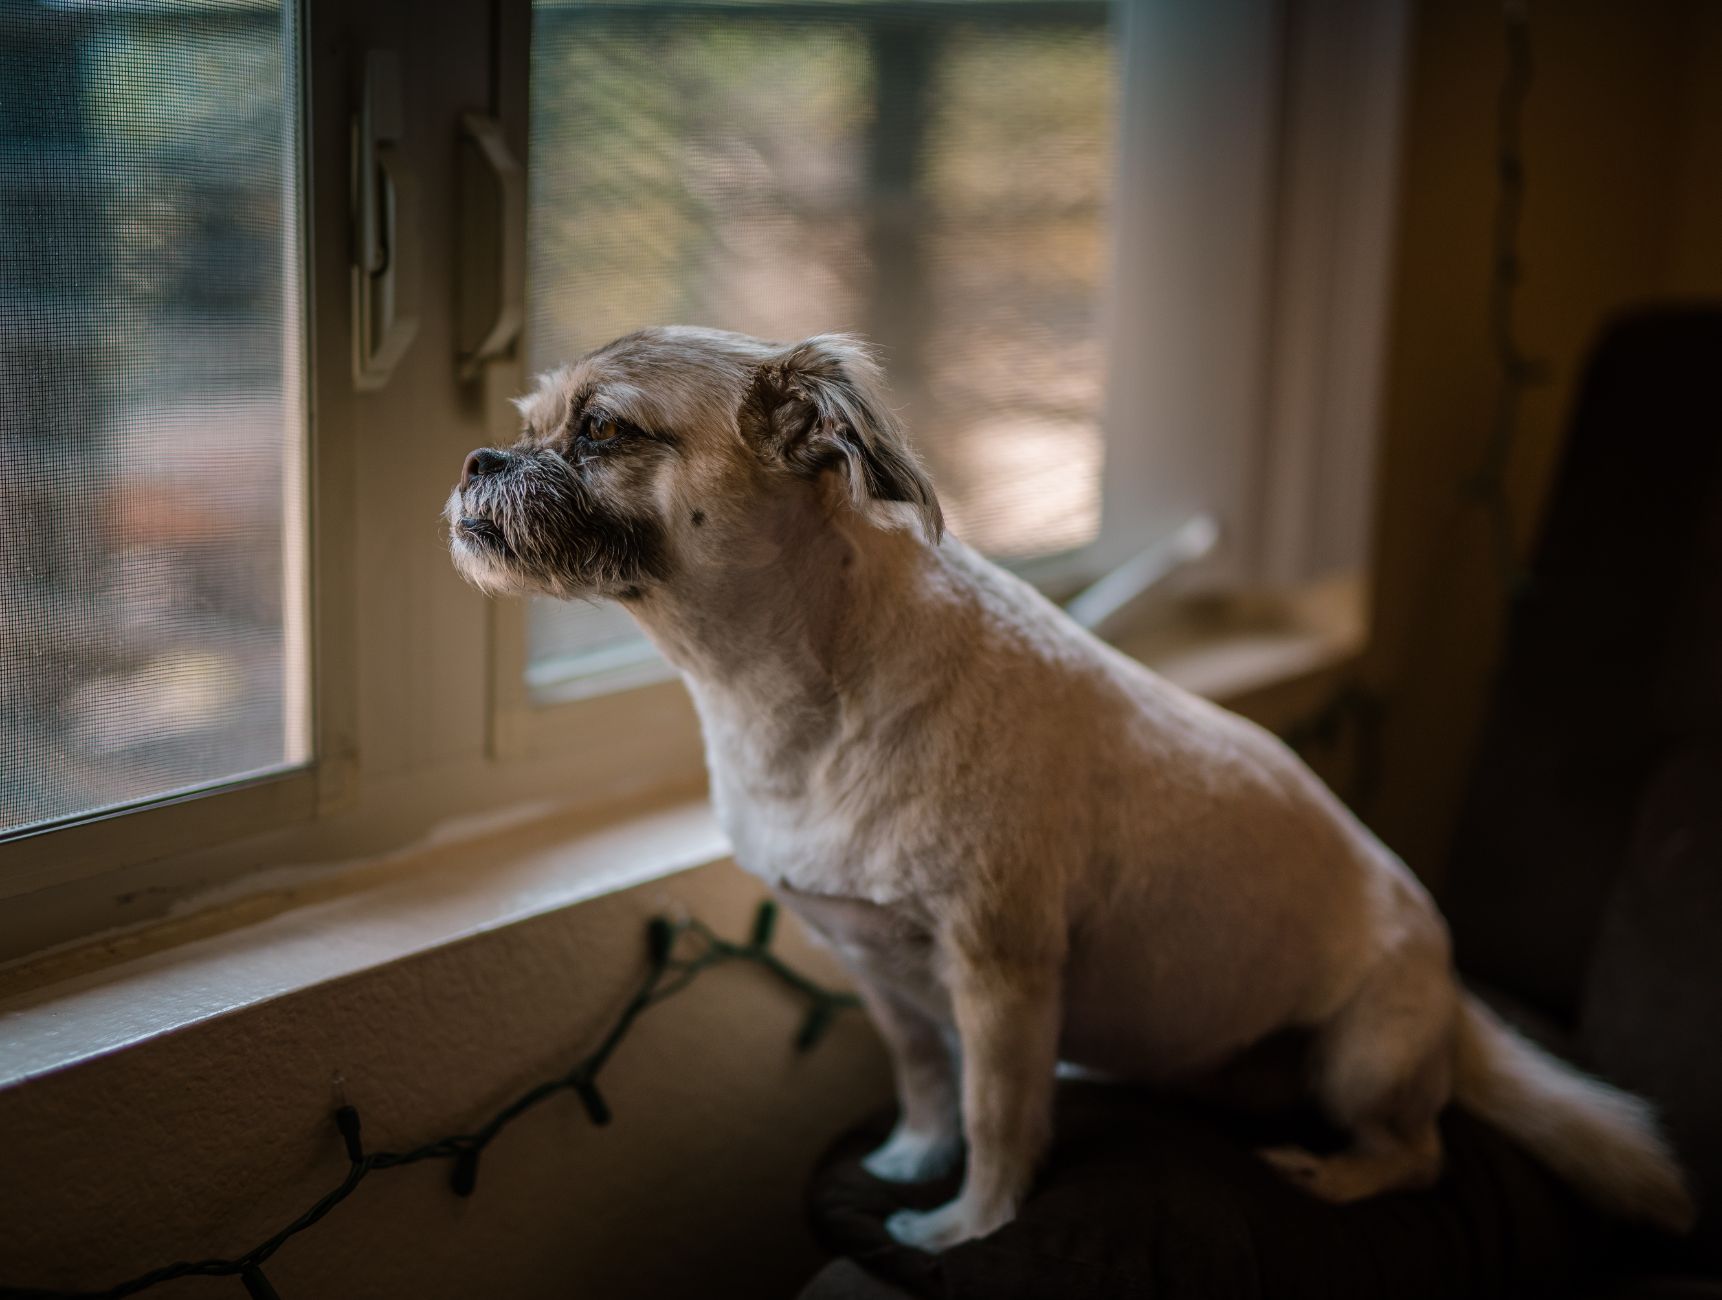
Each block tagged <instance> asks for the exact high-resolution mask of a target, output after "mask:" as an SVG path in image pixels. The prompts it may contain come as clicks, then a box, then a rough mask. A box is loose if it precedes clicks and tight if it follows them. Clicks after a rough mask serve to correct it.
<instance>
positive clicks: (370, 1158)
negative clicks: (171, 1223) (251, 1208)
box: [0, 899, 860, 1300]
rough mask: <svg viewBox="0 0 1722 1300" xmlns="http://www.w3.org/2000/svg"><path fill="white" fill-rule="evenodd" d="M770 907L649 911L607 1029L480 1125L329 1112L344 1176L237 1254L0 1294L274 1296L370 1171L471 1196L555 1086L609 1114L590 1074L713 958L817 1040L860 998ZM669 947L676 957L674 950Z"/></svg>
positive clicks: (593, 1114) (45, 1298) (4, 1299)
mask: <svg viewBox="0 0 1722 1300" xmlns="http://www.w3.org/2000/svg"><path fill="white" fill-rule="evenodd" d="M776 920H777V907H776V905H775V904H774V903H772V902H771V901H770V900H769V899H768V900H766V901H765V902H762V903H761V904H760V905H759V910H758V911H757V912H756V913H755V914H754V921H753V929H752V933H751V936H750V937H749V939H748V941H747V942H746V943H735V942H733V941H731V940H728V939H724V938H722V937H720V936H719V935H717V934H716V933H714V932H713V931H712V929H711V928H710V927H709V926H707V925H706V924H705V923H704V922H702V921H698V920H684V921H670V920H667V919H666V918H664V917H655V918H654V919H653V920H652V921H651V923H650V924H649V925H648V926H647V927H646V951H647V959H648V962H649V967H648V970H647V973H646V976H645V978H644V979H642V980H641V982H640V986H639V988H637V989H636V990H635V991H634V995H633V997H631V998H630V999H629V1000H628V1002H627V1005H625V1006H624V1007H623V1008H622V1010H621V1011H620V1012H619V1013H618V1014H617V1016H616V1019H615V1020H614V1021H613V1022H612V1023H611V1025H610V1028H609V1030H608V1031H607V1032H606V1033H605V1034H604V1037H603V1038H602V1039H601V1040H599V1043H598V1045H597V1047H595V1048H594V1049H593V1050H592V1051H591V1052H590V1053H589V1054H588V1055H586V1056H585V1057H584V1058H582V1059H581V1060H579V1061H577V1062H575V1064H574V1065H573V1066H571V1067H570V1068H569V1069H568V1070H567V1071H565V1072H564V1073H562V1074H559V1075H557V1076H556V1077H555V1078H551V1079H546V1080H544V1082H542V1083H540V1084H537V1085H536V1086H534V1087H531V1088H528V1089H527V1090H526V1091H525V1092H523V1093H521V1094H520V1095H519V1096H518V1097H516V1098H515V1099H514V1100H513V1101H511V1102H509V1103H508V1104H507V1105H505V1106H504V1107H502V1109H501V1110H499V1111H497V1112H496V1113H495V1114H494V1115H492V1116H491V1117H490V1118H489V1119H488V1120H486V1121H485V1122H484V1123H483V1124H481V1125H479V1126H478V1127H477V1128H475V1129H473V1130H472V1131H470V1132H467V1133H453V1134H450V1135H448V1136H446V1137H440V1138H436V1139H434V1140H432V1141H429V1142H426V1143H424V1144H422V1145H420V1146H417V1147H414V1148H413V1149H412V1150H410V1151H372V1152H367V1151H366V1150H365V1145H364V1138H363V1132H362V1125H361V1123H360V1120H359V1112H358V1111H357V1110H356V1109H355V1108H354V1107H352V1106H345V1105H344V1106H341V1107H340V1108H339V1109H337V1110H336V1112H335V1128H336V1131H337V1132H339V1134H340V1135H341V1141H342V1143H343V1145H344V1146H345V1148H346V1153H347V1173H346V1176H345V1177H343V1178H342V1179H341V1181H340V1182H339V1183H337V1184H335V1186H333V1187H331V1188H330V1189H329V1190H328V1191H326V1192H324V1193H323V1195H321V1196H319V1197H318V1198H317V1199H316V1200H315V1201H313V1202H312V1203H311V1205H310V1206H309V1208H307V1209H306V1210H305V1211H304V1212H303V1213H302V1214H300V1215H299V1216H298V1217H297V1218H295V1219H293V1220H291V1221H290V1222H288V1223H287V1224H285V1225H283V1226H282V1227H281V1228H279V1229H277V1230H276V1231H275V1232H273V1233H271V1234H270V1235H269V1236H268V1237H266V1238H264V1239H263V1240H262V1241H260V1242H258V1243H257V1244H256V1245H255V1246H253V1247H252V1248H251V1249H250V1250H248V1251H246V1252H245V1253H244V1254H241V1255H234V1256H231V1257H228V1258H219V1259H200V1260H180V1261H178V1262H176V1263H172V1264H164V1265H162V1266H161V1267H160V1268H154V1269H151V1270H150V1271H149V1272H147V1273H140V1274H139V1275H138V1276H136V1277H133V1278H128V1279H127V1280H126V1281H124V1282H119V1283H116V1284H115V1285H113V1286H110V1287H107V1288H105V1289H103V1290H97V1291H63V1290H53V1289H51V1288H41V1287H18V1286H0V1300H120V1297H122V1296H131V1295H137V1294H138V1293H139V1292H141V1291H148V1290H150V1289H151V1288H152V1287H157V1286H160V1285H161V1284H162V1283H164V1282H171V1281H174V1280H176V1279H178V1278H183V1277H236V1278H238V1279H239V1280H240V1282H241V1284H242V1285H243V1286H244V1287H245V1290H246V1293H247V1294H248V1295H249V1296H250V1297H251V1300H279V1295H278V1293H277V1292H276V1290H275V1288H274V1286H272V1285H271V1284H270V1281H269V1279H268V1278H267V1277H266V1276H265V1275H264V1272H263V1266H264V1265H265V1264H267V1263H268V1262H269V1260H270V1259H272V1258H273V1257H274V1255H275V1253H276V1252H277V1251H279V1250H280V1249H281V1248H282V1247H283V1246H285V1245H286V1244H287V1243H288V1242H289V1241H291V1240H292V1239H293V1238H294V1237H297V1236H298V1235H299V1234H300V1233H302V1232H305V1231H307V1230H308V1229H310V1228H313V1227H315V1226H316V1225H317V1224H318V1223H320V1222H322V1220H323V1219H324V1218H325V1217H326V1216H327V1215H328V1214H330V1213H331V1212H332V1211H333V1210H334V1209H335V1208H336V1207H337V1206H339V1205H340V1204H341V1203H342V1202H344V1201H345V1200H346V1199H347V1198H348V1197H349V1196H351V1195H352V1194H353V1193H354V1192H355V1191H357V1190H358V1188H359V1184H360V1183H362V1182H364V1180H365V1179H366V1178H368V1177H369V1176H370V1175H371V1174H374V1173H378V1172H380V1171H382V1170H385V1169H399V1168H402V1167H404V1166H406V1165H416V1164H419V1163H420V1162H422V1161H426V1160H448V1161H452V1162H453V1168H452V1170H451V1173H450V1179H449V1182H450V1186H451V1187H452V1189H453V1190H454V1192H455V1193H456V1194H457V1195H460V1196H470V1195H471V1194H472V1193H473V1191H474V1190H475V1188H476V1186H477V1180H478V1160H479V1155H480V1153H482V1152H483V1150H484V1148H485V1147H487V1146H489V1145H490V1143H491V1141H492V1140H493V1139H494V1138H495V1137H496V1136H497V1135H498V1134H499V1133H501V1132H502V1130H503V1129H505V1128H507V1127H508V1126H509V1125H510V1124H512V1123H513V1122H514V1121H515V1120H517V1119H519V1118H520V1117H521V1116H522V1115H524V1114H525V1113H526V1112H527V1111H529V1110H531V1109H532V1108H533V1107H535V1106H537V1105H539V1104H540V1103H542V1102H544V1101H547V1100H549V1099H550V1098H551V1097H554V1096H555V1095H556V1094H558V1093H560V1092H572V1093H573V1094H574V1095H575V1096H576V1097H577V1098H578V1099H579V1101H580V1104H581V1106H582V1107H584V1109H585V1111H586V1115H587V1117H588V1118H589V1119H590V1120H591V1121H592V1123H594V1124H596V1125H604V1124H608V1123H609V1122H610V1118H611V1116H610V1107H609V1104H608V1103H607V1102H606V1101H605V1100H604V1097H603V1094H602V1093H600V1092H599V1091H598V1074H599V1072H600V1071H601V1070H602V1069H603V1068H604V1066H605V1064H606V1063H607V1062H608V1061H609V1059H610V1057H611V1056H612V1055H613V1054H614V1053H615V1051H616V1049H617V1048H618V1047H620V1046H621V1044H622V1040H623V1039H624V1038H626V1037H627V1035H628V1031H629V1030H631V1029H632V1028H633V1027H634V1024H635V1022H637V1021H638V1020H639V1018H640V1017H641V1016H642V1015H644V1014H645V1013H646V1012H647V1011H648V1010H650V1009H651V1008H652V1007H655V1006H657V1005H658V1003H660V1002H663V1001H665V1000H666V999H668V998H672V997H674V996H675V995H676V994H678V993H680V992H681V991H682V990H684V989H686V988H687V987H688V986H689V985H691V984H692V983H693V982H694V981H695V980H697V979H698V978H699V977H700V976H701V975H702V974H704V973H705V972H706V971H709V970H711V969H713V968H714V967H717V966H724V965H730V964H733V963H736V962H744V963H748V964H750V965H754V966H758V967H760V968H761V969H762V970H764V971H766V972H767V973H769V974H770V975H771V976H772V977H773V978H774V979H776V980H777V981H778V982H779V983H780V984H783V985H786V986H787V987H788V988H790V989H792V990H794V991H795V992H796V993H798V994H799V995H800V996H801V997H802V998H803V999H805V1001H806V1003H807V1014H806V1017H805V1018H804V1019H803V1021H802V1024H801V1029H800V1031H799V1032H798V1033H797V1034H796V1037H795V1047H796V1050H798V1051H807V1050H809V1049H811V1048H812V1047H814V1046H815V1045H817V1043H818V1042H819V1040H820V1038H821V1037H823V1036H824V1033H825V1030H826V1029H827V1028H829V1027H830V1024H831V1021H832V1019H833V1018H834V1017H835V1016H836V1014H837V1013H838V1012H839V1011H843V1010H846V1009H848V1008H851V1007H855V1006H858V1005H860V1003H859V1001H858V999H856V998H855V996H854V995H853V994H849V993H841V992H838V991H836V990H833V989H828V988H825V987H824V986H823V985H821V984H819V983H817V982H816V981H814V980H811V979H809V978H808V977H807V976H805V975H803V974H802V973H801V972H800V971H797V970H796V969H795V968H794V967H792V966H790V965H788V964H787V963H786V962H784V961H783V959H782V958H780V957H778V956H777V954H776V953H774V952H772V951H771V947H770V944H771V937H772V931H773V929H774V928H775V924H776ZM678 953H680V954H681V955H679V956H678Z"/></svg>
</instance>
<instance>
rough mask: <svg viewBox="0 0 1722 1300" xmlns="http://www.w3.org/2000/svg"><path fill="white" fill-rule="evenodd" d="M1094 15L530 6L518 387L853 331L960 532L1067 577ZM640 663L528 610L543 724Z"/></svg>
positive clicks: (1082, 384)
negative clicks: (635, 342) (698, 351)
mask: <svg viewBox="0 0 1722 1300" xmlns="http://www.w3.org/2000/svg"><path fill="white" fill-rule="evenodd" d="M1109 9H1110V6H1109V5H1108V4H1106V3H1099V2H1096V0H1062V2H1059V3H1023V2H1021V0H1004V2H1003V3H980V4H952V3H949V0H920V2H919V3H910V4H903V3H879V2H878V0H835V2H833V3H826V4H821V5H817V6H808V5H780V4H772V3H750V4H744V5H736V4H732V3H704V4H701V3H692V4H688V3H679V4H651V3H644V4H632V5H601V6H594V5H587V4H581V3H578V2H576V0H534V3H533V7H532V12H533V28H532V81H531V143H530V167H529V174H530V177H531V198H530V204H529V216H528V231H529V237H528V253H529V259H530V274H529V276H528V280H527V305H528V317H527V364H528V367H529V369H530V370H532V371H534V372H537V371H541V370H547V369H550V368H552V367H553V366H555V365H558V364H560V363H561V362H563V361H566V360H568V359H570V358H572V357H575V356H578V355H580V354H581V353H583V352H585V351H587V350H588V349H590V348H593V347H596V346H598V345H600V344H602V343H606V342H608V341H609V340H610V339H612V338H614V337H616V336H618V335H621V334H625V333H627V332H628V331H629V330H632V329H636V328H639V327H640V326H643V325H650V324H663V323H669V322H675V323H683V324H701V325H715V326H718V327H721V328H727V329H736V330H741V331H743V332H745V333H749V334H755V335H758V336H760V337H763V338H775V339H783V340H786V341H788V340H794V339H799V338H803V337H806V336H808V335H810V334H815V333H819V332H822V331H826V330H834V329H840V330H850V331H855V332H859V333H862V334H864V335H866V336H867V337H868V338H870V339H871V340H873V341H874V343H875V344H876V345H877V346H879V347H880V348H881V350H882V352H883V355H884V361H885V364H886V368H887V371H888V373H889V375H890V379H891V382H892V386H893V393H894V397H895V400H896V403H897V405H898V408H899V410H901V411H902V413H903V415H904V417H905V419H906V420H907V421H908V424H909V427H910V429H911V430H912V432H913V435H914V437H915V440H916V443H917V446H918V447H919V449H920V451H921V452H922V455H923V456H924V457H925V458H926V460H927V461H928V464H929V468H930V469H931V470H932V472H933V476H934V478H935V480H936V481H937V483H938V485H939V492H940V498H941V500H942V502H943V504H944V508H945V513H946V516H947V518H948V520H949V522H950V524H951V526H952V528H953V529H954V531H956V532H957V533H958V534H959V535H961V536H962V537H963V538H964V539H965V540H967V541H969V542H970V543H971V544H973V545H975V546H977V547H979V548H980V549H982V550H984V551H986V552H988V553H990V554H992V555H994V556H996V557H999V558H1001V559H1004V560H1006V561H1010V562H1014V563H1018V564H1020V563H1022V562H1025V561H1032V560H1039V559H1044V558H1046V557H1048V556H1053V555H1060V554H1065V553H1069V552H1073V551H1079V550H1080V549H1081V548H1083V547H1085V546H1087V545H1088V544H1089V543H1091V542H1093V541H1094V539H1095V537H1096V536H1097V535H1098V533H1099V529H1100V512H1101V492H1100V481H1101V469H1102V464H1103V461H1104V447H1103V436H1102V430H1101V409H1102V404H1103V396H1104V389H1105V369H1106V365H1105V363H1106V347H1105V340H1104V336H1103V333H1102V329H1101V310H1102V306H1103V303H1104V287H1105V284H1106V278H1107V277H1106V271H1107V268H1108V262H1109V256H1108V254H1109V249H1108V237H1109V228H1110V225H1109V207H1110V200H1111V192H1112V176H1113V153H1114V146H1113V121H1114V117H1115V102H1116V98H1117V94H1116V86H1115V81H1116V78H1115V75H1114V67H1113V63H1114V59H1113V48H1112V47H1113V42H1112V35H1111V30H1110V27H1109V19H1110V13H1109ZM652 665H653V656H652V653H651V651H650V648H649V647H648V646H647V645H646V643H645V641H644V639H643V638H641V637H640V636H639V634H638V633H637V632H636V631H635V629H634V626H633V623H632V620H630V619H629V618H628V616H627V615H626V614H625V613H624V612H623V611H622V610H620V609H619V608H594V607H592V606H582V605H567V604H561V603H557V602H553V601H549V600H541V601H537V602H535V603H534V604H533V607H532V609H531V612H530V615H529V622H528V634H527V663H526V667H525V672H526V675H527V681H528V684H529V686H530V688H531V694H532V697H533V698H534V699H537V700H539V701H547V700H555V699H558V698H564V697H566V696H570V695H573V696H578V695H580V694H583V693H586V692H588V691H590V690H592V689H594V688H603V687H610V686H615V685H619V684H627V683H629V682H632V681H636V680H638V679H639V678H640V677H642V676H650V675H652V672H653V667H652ZM642 669H643V670H644V671H642Z"/></svg>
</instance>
